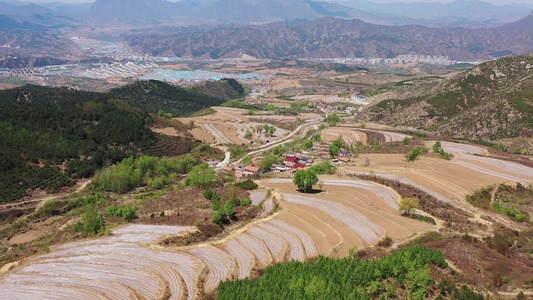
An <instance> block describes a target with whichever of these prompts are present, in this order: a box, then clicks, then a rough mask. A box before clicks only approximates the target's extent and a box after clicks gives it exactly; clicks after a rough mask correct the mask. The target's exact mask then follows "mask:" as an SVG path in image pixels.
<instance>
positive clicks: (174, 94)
mask: <svg viewBox="0 0 533 300" xmlns="http://www.w3.org/2000/svg"><path fill="white" fill-rule="evenodd" d="M242 93H243V89H242V86H241V85H240V84H239V83H238V82H237V81H235V80H233V79H229V80H221V81H218V82H209V83H205V84H203V85H200V86H199V87H196V88H190V89H184V88H181V87H178V86H173V85H170V84H167V83H164V82H161V81H156V80H150V81H137V82H134V83H132V84H129V85H126V86H124V87H120V88H116V89H112V90H110V91H109V92H108V93H107V94H108V95H109V96H111V97H113V98H117V99H122V100H124V101H126V102H128V103H130V104H132V105H134V106H136V107H140V108H142V109H144V110H146V111H147V112H149V113H157V112H158V111H159V110H164V111H165V112H167V113H171V114H172V115H174V116H185V115H188V114H191V113H194V112H196V111H199V110H202V109H204V108H207V107H211V106H217V105H220V104H222V102H224V99H230V98H233V97H235V95H237V96H238V95H242Z"/></svg>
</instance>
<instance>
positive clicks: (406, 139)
mask: <svg viewBox="0 0 533 300" xmlns="http://www.w3.org/2000/svg"><path fill="white" fill-rule="evenodd" d="M403 144H404V145H409V138H408V137H404V138H403Z"/></svg>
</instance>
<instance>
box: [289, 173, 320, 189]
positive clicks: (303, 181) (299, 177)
mask: <svg viewBox="0 0 533 300" xmlns="http://www.w3.org/2000/svg"><path fill="white" fill-rule="evenodd" d="M293 182H294V184H296V185H297V186H298V190H299V191H300V192H303V193H309V192H311V190H312V189H313V185H314V184H316V183H317V182H318V176H317V175H316V173H315V171H313V170H300V171H298V172H296V174H294V179H293Z"/></svg>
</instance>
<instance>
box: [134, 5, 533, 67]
mask: <svg viewBox="0 0 533 300" xmlns="http://www.w3.org/2000/svg"><path fill="white" fill-rule="evenodd" d="M532 32H533V15H528V16H526V17H525V18H523V19H521V20H519V21H516V22H513V23H510V24H506V25H503V26H500V27H497V28H492V29H468V28H460V27H456V28H430V27H425V26H421V25H402V26H386V25H375V24H370V23H366V22H363V21H361V20H358V19H353V20H346V19H342V18H333V17H325V18H321V19H317V20H314V21H310V22H306V23H298V22H277V23H270V24H266V25H261V26H252V27H250V26H239V27H231V28H222V29H214V30H209V31H205V32H200V33H184V34H173V33H161V32H159V33H158V32H150V34H149V35H150V36H147V34H137V35H136V34H132V35H130V36H128V37H126V42H127V43H128V44H129V45H130V46H132V47H133V48H134V49H135V50H136V51H138V52H140V53H144V54H153V55H159V54H161V53H163V54H164V55H170V56H173V55H175V56H178V57H184V58H191V57H197V58H208V59H220V58H225V59H232V58H240V57H242V56H251V57H255V58H258V59H265V58H269V59H278V58H337V57H366V58H378V57H382V58H392V57H395V56H397V55H401V54H424V55H446V56H449V57H450V59H456V60H490V59H494V58H497V57H501V56H503V55H508V54H516V55H522V54H525V53H529V52H532V51H533V34H531V33H532ZM228 37H231V38H230V39H228Z"/></svg>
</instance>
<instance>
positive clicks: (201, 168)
mask: <svg viewBox="0 0 533 300" xmlns="http://www.w3.org/2000/svg"><path fill="white" fill-rule="evenodd" d="M215 175H216V173H215V170H213V169H211V168H210V167H209V166H208V165H207V164H201V165H197V166H194V167H193V168H192V170H191V171H190V172H189V174H188V175H187V178H185V184H186V185H187V186H208V185H210V184H212V183H213V180H214V179H215Z"/></svg>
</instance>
